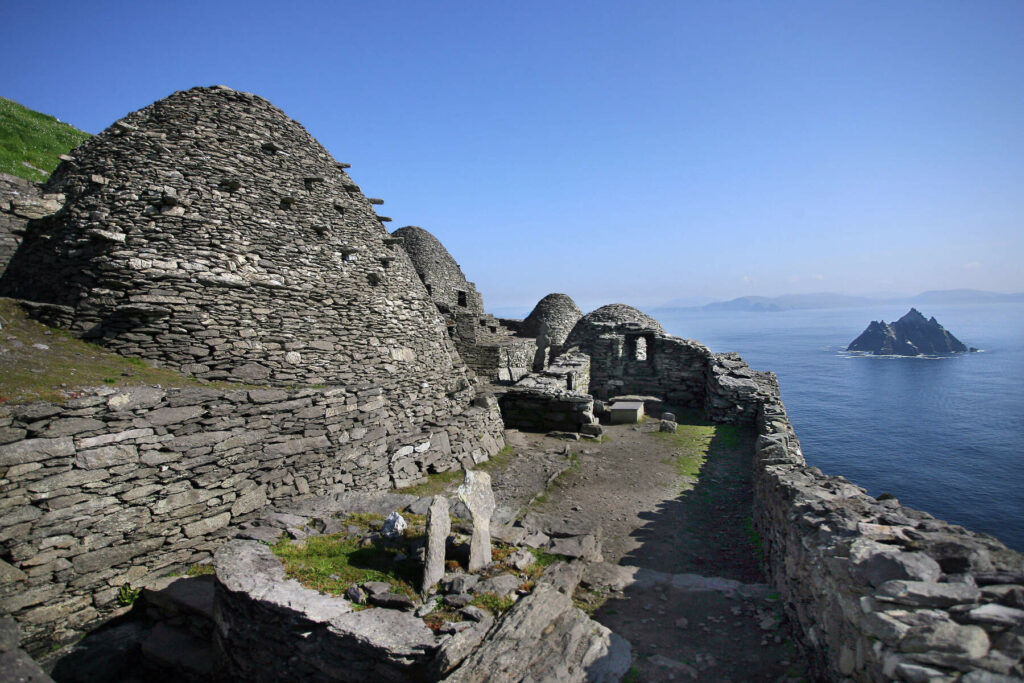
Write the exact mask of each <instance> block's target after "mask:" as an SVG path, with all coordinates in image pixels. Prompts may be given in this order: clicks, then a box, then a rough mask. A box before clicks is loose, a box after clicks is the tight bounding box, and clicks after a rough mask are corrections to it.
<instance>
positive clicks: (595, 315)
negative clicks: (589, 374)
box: [564, 304, 665, 353]
mask: <svg viewBox="0 0 1024 683" xmlns="http://www.w3.org/2000/svg"><path fill="white" fill-rule="evenodd" d="M627 329H628V330H637V331H640V330H643V331H649V332H655V333H661V334H664V332H665V330H664V329H663V328H662V327H661V323H659V322H658V321H657V320H655V319H654V318H652V317H651V316H649V315H647V314H646V313H643V312H641V311H638V310H637V309H635V308H633V307H632V306H627V305H626V304H608V305H607V306H602V307H601V308H598V309H596V310H593V311H591V312H590V313H587V314H586V315H585V316H583V317H582V318H580V319H579V321H578V322H577V323H576V325H575V326H573V328H572V331H571V332H570V333H569V336H568V337H566V339H565V344H564V346H565V347H566V348H569V347H571V346H579V347H580V348H581V349H582V350H583V351H584V352H585V353H593V352H594V349H593V345H594V342H595V341H596V340H597V338H598V337H600V336H601V335H602V334H607V333H610V332H621V331H623V330H627Z"/></svg>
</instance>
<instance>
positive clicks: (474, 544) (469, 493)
mask: <svg viewBox="0 0 1024 683" xmlns="http://www.w3.org/2000/svg"><path fill="white" fill-rule="evenodd" d="M458 496H459V499H460V500H461V501H462V502H463V503H465V504H466V507H468V508H469V512H470V514H471V515H473V535H472V537H470V541H469V571H471V572H474V571H478V570H480V569H482V568H484V567H486V566H487V565H489V564H490V563H491V514H492V513H493V512H494V505H495V503H494V493H493V492H492V491H491V475H489V474H487V473H486V472H478V471H475V470H467V471H466V481H465V482H464V483H463V484H462V486H460V487H459V490H458Z"/></svg>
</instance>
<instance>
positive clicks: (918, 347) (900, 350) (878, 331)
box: [847, 308, 967, 356]
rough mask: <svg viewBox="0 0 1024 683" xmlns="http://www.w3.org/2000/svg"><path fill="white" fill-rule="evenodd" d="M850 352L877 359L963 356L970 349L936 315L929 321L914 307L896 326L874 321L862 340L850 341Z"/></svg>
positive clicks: (895, 323)
mask: <svg viewBox="0 0 1024 683" xmlns="http://www.w3.org/2000/svg"><path fill="white" fill-rule="evenodd" d="M847 350H848V351H862V352H865V353H872V354H874V355H877V356H920V355H933V354H943V353H963V352H964V351H967V347H966V346H965V345H964V344H963V343H962V342H961V341H960V340H959V339H957V338H956V337H954V336H953V335H952V334H950V333H949V332H948V331H947V330H946V329H945V328H944V327H943V326H942V325H940V324H939V321H938V320H936V319H935V317H934V316H933V317H932V318H931V319H928V318H925V317H924V315H922V314H921V312H920V311H918V310H917V309H916V308H911V309H910V310H909V311H908V312H907V313H906V314H905V315H904V316H903V317H902V318H900V319H899V320H897V321H896V322H894V323H887V322H885V321H882V320H875V321H872V322H871V323H870V324H868V326H867V329H865V330H864V332H862V333H861V334H860V336H859V337H857V338H856V339H854V340H853V341H852V342H850V345H849V346H848V347H847Z"/></svg>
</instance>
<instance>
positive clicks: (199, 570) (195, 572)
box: [185, 564, 215, 576]
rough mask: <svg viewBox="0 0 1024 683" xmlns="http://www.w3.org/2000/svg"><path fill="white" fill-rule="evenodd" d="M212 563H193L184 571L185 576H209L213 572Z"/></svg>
mask: <svg viewBox="0 0 1024 683" xmlns="http://www.w3.org/2000/svg"><path fill="white" fill-rule="evenodd" d="M214 573H215V572H214V570H213V565H212V564H194V565H192V566H191V567H189V568H188V571H186V572H185V576H210V575H211V574H214Z"/></svg>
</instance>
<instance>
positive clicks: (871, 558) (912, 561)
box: [850, 541, 942, 586]
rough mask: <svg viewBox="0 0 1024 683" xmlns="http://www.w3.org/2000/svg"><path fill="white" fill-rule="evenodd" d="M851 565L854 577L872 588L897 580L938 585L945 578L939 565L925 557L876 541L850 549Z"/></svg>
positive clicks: (857, 542) (860, 542) (862, 542)
mask: <svg viewBox="0 0 1024 683" xmlns="http://www.w3.org/2000/svg"><path fill="white" fill-rule="evenodd" d="M850 564H851V570H852V572H853V573H854V575H855V576H857V577H859V578H860V579H862V580H864V581H866V582H867V583H869V584H871V585H872V586H880V585H881V584H883V583H885V582H886V581H891V580H896V579H908V580H910V581H929V582H935V581H937V580H938V578H939V576H940V575H941V574H942V568H941V567H940V566H939V563H938V562H936V561H935V560H933V559H932V558H930V557H928V556H927V555H925V554H924V553H918V552H904V551H902V550H900V549H899V548H894V547H893V546H890V545H884V544H882V543H876V542H874V541H856V542H855V543H854V544H853V546H852V547H851V548H850Z"/></svg>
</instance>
